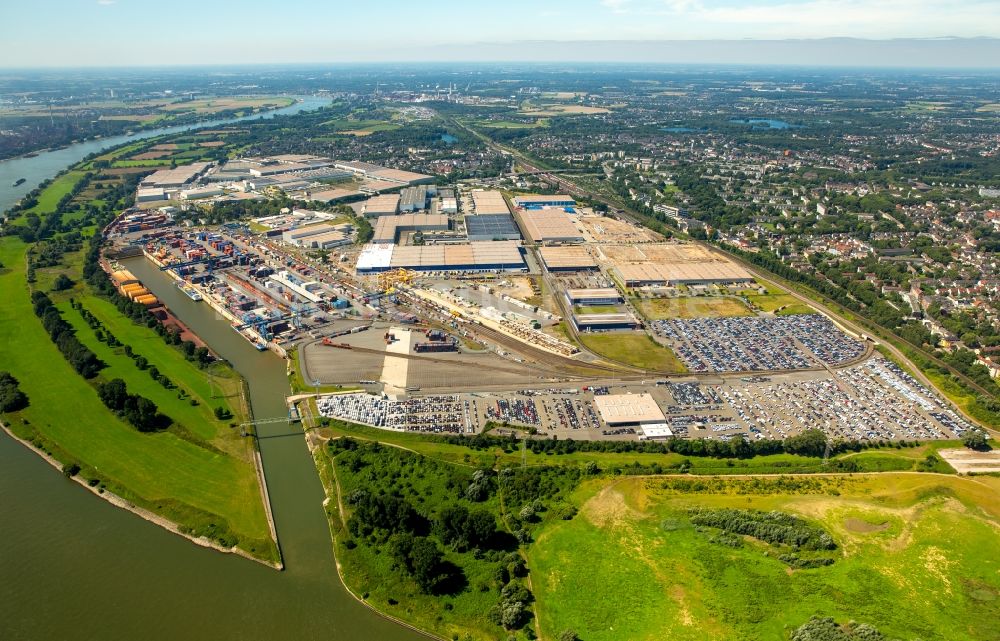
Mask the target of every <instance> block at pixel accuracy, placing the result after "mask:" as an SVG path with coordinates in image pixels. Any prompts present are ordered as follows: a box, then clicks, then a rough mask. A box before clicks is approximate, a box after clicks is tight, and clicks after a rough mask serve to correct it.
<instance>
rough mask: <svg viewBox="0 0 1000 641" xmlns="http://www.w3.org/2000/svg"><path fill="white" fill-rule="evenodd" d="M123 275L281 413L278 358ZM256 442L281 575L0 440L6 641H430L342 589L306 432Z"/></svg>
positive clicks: (150, 283) (265, 408)
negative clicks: (157, 521) (120, 503)
mask: <svg viewBox="0 0 1000 641" xmlns="http://www.w3.org/2000/svg"><path fill="white" fill-rule="evenodd" d="M148 135H157V133H156V132H148ZM108 144H110V142H109V141H102V143H101V145H102V146H106V145H108ZM86 153H89V151H87V152H85V153H82V154H78V155H79V156H80V157H82V156H83V155H86ZM60 168H61V167H60ZM36 178H38V177H37V176H36ZM41 178H44V176H43V177H41ZM41 178H39V180H40V179H41ZM128 267H129V269H131V270H132V271H133V272H135V274H136V275H137V276H138V277H139V278H141V279H142V281H143V283H145V285H146V286H147V287H149V289H151V290H152V291H153V293H154V294H156V296H157V297H159V298H160V300H162V301H164V303H166V304H167V305H168V306H169V307H170V308H171V309H172V310H173V311H174V313H176V314H177V316H178V317H180V318H181V319H183V320H184V322H185V323H187V324H188V326H190V327H191V329H192V330H193V331H195V332H196V333H197V334H198V335H199V336H201V337H202V338H203V339H204V340H205V341H206V342H207V343H208V344H209V345H211V346H212V348H213V349H214V350H215V351H216V352H217V353H219V354H220V355H222V356H223V357H224V358H226V359H227V360H229V361H230V362H231V363H232V364H233V366H234V367H235V368H236V369H237V370H238V371H239V372H240V373H241V374H242V375H243V376H244V377H245V378H246V379H247V381H248V383H249V386H250V398H251V403H252V405H253V409H254V413H255V414H256V416H257V417H258V418H271V417H277V416H284V415H286V409H285V405H284V397H285V395H286V394H287V393H288V381H287V379H286V377H285V363H284V361H283V360H281V359H280V358H278V357H277V356H275V355H274V354H272V353H271V352H258V351H257V350H255V349H254V348H253V347H252V346H251V345H250V344H249V343H248V342H247V341H246V340H244V339H242V338H241V337H239V336H238V335H237V334H236V332H234V331H233V330H232V329H231V328H230V327H229V323H227V322H225V321H223V320H220V319H219V318H218V317H217V315H216V314H215V312H213V311H212V309H211V308H210V307H209V306H208V305H207V304H205V303H203V302H194V301H192V300H191V299H189V298H188V297H187V296H185V295H184V294H183V293H181V292H180V291H179V290H178V289H177V288H176V287H175V286H174V282H173V280H172V279H171V278H170V277H169V276H167V275H165V274H163V273H161V272H160V271H159V270H158V269H157V268H156V267H155V266H153V265H152V264H151V263H149V262H148V261H146V260H145V259H144V258H138V259H133V260H131V261H129V262H128ZM26 322H27V321H26ZM259 433H260V448H261V456H262V458H263V461H264V470H265V475H266V477H267V482H268V490H269V492H270V495H271V502H272V506H273V511H274V518H275V524H276V528H277V531H278V538H279V540H280V544H281V549H282V553H283V556H284V561H285V567H286V570H285V571H284V572H278V571H276V570H273V569H270V568H267V567H265V566H263V565H261V564H259V563H254V562H252V561H248V560H246V559H243V558H240V557H238V556H235V555H230V554H223V553H220V552H216V551H214V550H209V549H206V548H201V547H199V546H196V545H194V544H193V543H191V542H190V541H187V540H186V539H184V538H181V537H179V536H177V535H175V534H172V533H170V532H167V531H166V530H163V529H161V528H159V527H158V526H155V525H153V524H151V523H148V522H146V521H144V520H142V519H140V518H138V517H136V516H135V515H133V514H131V513H129V512H126V511H125V510H121V509H119V508H116V507H114V506H112V505H110V504H108V503H106V502H105V501H103V500H102V499H100V498H98V497H96V496H94V495H93V494H91V493H90V492H88V491H86V490H85V489H84V488H82V487H80V486H79V485H77V484H76V483H74V482H71V481H69V480H67V479H65V478H63V476H62V475H60V474H58V473H57V472H56V471H54V470H53V469H52V468H51V467H50V466H49V465H48V464H46V463H45V462H44V461H42V459H41V458H39V457H38V456H37V455H35V454H34V453H32V452H30V451H28V450H27V449H26V448H24V447H23V446H21V445H20V444H18V443H16V442H15V441H13V440H12V439H10V438H9V437H8V436H7V435H6V434H3V433H2V432H0V506H2V512H0V541H2V542H3V552H2V554H0V638H2V639H4V641H8V640H10V641H13V640H20V639H24V640H26V641H28V640H30V641H39V640H47V639H72V638H76V639H101V640H102V641H115V640H119V639H120V640H122V641H126V640H128V641H133V640H134V639H147V640H148V639H154V640H155V639H164V640H171V641H172V640H176V639H240V640H254V639H261V640H264V639H267V640H273V639H295V640H303V639H324V640H337V641H361V640H365V641H367V640H369V639H373V640H374V639H378V640H386V641H411V640H416V639H424V638H425V637H423V636H421V635H418V634H417V633H415V632H412V631H410V630H408V629H405V628H403V627H401V626H398V625H396V624H393V623H391V622H389V621H387V620H385V619H383V618H381V617H379V616H377V615H376V614H374V613H373V612H371V611H370V610H368V609H367V608H365V607H364V606H362V605H361V604H359V603H357V602H356V601H355V600H354V599H353V598H352V597H351V596H350V595H349V594H348V593H347V592H346V590H345V589H344V587H343V586H342V585H341V583H340V581H339V580H338V578H337V573H336V567H335V564H334V558H333V548H332V543H331V540H330V534H329V529H328V527H327V521H326V515H325V513H324V510H323V506H322V501H323V488H322V485H321V484H320V481H319V477H318V476H317V474H316V471H315V468H314V466H313V463H312V459H311V458H310V455H309V451H308V448H307V447H306V444H305V439H304V438H303V435H302V432H301V430H300V429H299V428H298V427H295V426H290V425H288V424H286V423H274V424H268V425H262V426H261V427H260V429H259Z"/></svg>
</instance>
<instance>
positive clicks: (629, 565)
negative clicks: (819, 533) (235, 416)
mask: <svg viewBox="0 0 1000 641" xmlns="http://www.w3.org/2000/svg"><path fill="white" fill-rule="evenodd" d="M692 481H694V483H692ZM699 484H700V485H699ZM998 496H1000V479H997V478H995V477H993V478H985V477H983V478H975V479H968V478H957V477H948V476H937V475H917V474H885V475H879V476H869V477H810V478H808V479H802V478H801V477H800V478H798V479H794V478H793V477H784V478H783V479H757V480H755V481H753V483H752V484H751V483H750V482H749V481H741V480H720V481H713V482H701V481H697V480H694V479H677V478H676V477H669V478H666V479H664V478H662V477H661V478H656V479H654V478H632V479H625V480H618V481H607V480H604V481H595V482H592V483H589V484H586V485H584V486H583V487H581V488H580V490H579V491H578V493H577V496H576V499H577V501H578V504H579V505H580V508H581V509H580V514H579V515H578V516H577V517H576V518H574V519H573V520H572V521H568V522H561V523H553V524H550V525H549V526H548V527H547V528H546V529H545V530H544V531H543V532H542V533H541V534H540V535H538V536H537V542H536V543H535V544H534V545H533V546H532V547H531V548H530V550H529V567H531V569H532V584H533V586H534V590H535V596H536V598H537V603H536V611H537V613H538V619H539V623H540V626H541V631H542V635H541V636H542V638H555V637H556V636H557V635H558V634H560V633H561V631H563V630H565V629H572V630H574V631H575V632H576V633H577V634H578V635H579V636H580V637H581V638H583V639H587V640H588V641H611V640H618V639H629V640H632V639H676V640H678V641H683V640H686V639H691V640H696V639H697V640H700V639H707V638H711V639H719V640H728V639H732V640H742V639H761V640H771V639H773V640H774V641H783V640H785V639H787V638H788V635H789V633H790V631H791V630H794V629H795V628H796V627H798V626H799V625H801V624H802V623H803V622H805V621H807V620H808V619H809V617H810V616H812V615H814V614H818V615H821V616H832V617H834V618H836V619H837V620H838V621H847V620H855V621H859V622H865V623H869V624H872V625H874V626H876V627H877V628H879V629H880V630H881V631H882V632H883V633H885V634H886V635H887V636H891V637H893V638H902V639H916V638H919V639H922V640H923V641H931V640H933V639H941V640H948V641H955V640H968V641H973V640H981V639H990V638H996V637H997V631H998V628H997V621H998V616H1000V556H997V555H996V554H994V553H993V552H994V551H995V550H996V549H997V545H998V544H1000V534H998V532H1000V530H998V527H1000V499H998ZM697 506H704V507H730V508H741V509H758V510H780V511H783V512H787V513H791V514H795V515H798V516H800V517H804V518H806V519H809V520H810V521H811V522H813V523H816V524H818V525H820V526H822V527H823V528H824V529H826V530H827V531H828V532H829V533H830V534H831V535H832V536H833V538H834V540H835V541H836V542H837V544H838V550H837V557H838V558H837V559H836V561H835V562H834V564H833V565H831V566H828V567H822V568H817V569H805V570H803V569H794V570H793V569H791V568H790V567H789V566H787V565H786V564H785V563H783V562H782V561H780V560H778V559H777V558H775V556H774V555H773V554H768V552H769V550H768V546H767V545H766V544H763V543H762V542H759V541H756V540H747V541H745V542H744V544H743V545H742V546H741V547H737V548H733V547H728V546H725V545H721V544H719V543H715V542H712V541H711V540H710V537H709V535H708V533H705V532H699V531H698V530H696V529H695V528H694V527H693V526H692V525H691V523H690V521H689V519H688V512H687V510H688V509H689V508H692V507H697ZM954 532H961V536H952V535H951V533H954Z"/></svg>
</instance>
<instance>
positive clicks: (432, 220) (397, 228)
mask: <svg viewBox="0 0 1000 641" xmlns="http://www.w3.org/2000/svg"><path fill="white" fill-rule="evenodd" d="M447 229H448V217H447V216H445V215H444V214H400V215H399V216H382V217H381V218H379V219H378V222H377V223H375V230H374V233H373V234H372V242H373V243H375V244H389V243H395V242H398V241H399V235H400V234H402V233H404V232H412V231H445V230H447Z"/></svg>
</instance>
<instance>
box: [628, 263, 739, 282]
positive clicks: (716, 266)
mask: <svg viewBox="0 0 1000 641" xmlns="http://www.w3.org/2000/svg"><path fill="white" fill-rule="evenodd" d="M615 270H616V271H617V272H618V275H619V276H620V277H621V279H622V282H623V283H624V284H625V286H626V287H647V286H677V285H728V284H748V283H753V282H754V278H753V276H752V275H751V274H750V272H748V271H747V270H745V269H743V268H742V267H740V266H739V265H737V264H736V263H732V262H728V261H725V262H723V261H711V262H690V263H632V264H625V265H618V266H617V267H615Z"/></svg>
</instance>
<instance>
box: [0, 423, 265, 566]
mask: <svg viewBox="0 0 1000 641" xmlns="http://www.w3.org/2000/svg"><path fill="white" fill-rule="evenodd" d="M0 429H3V431H4V432H6V433H7V435H8V436H9V437H11V438H12V439H14V440H15V441H17V442H18V443H20V444H21V445H23V446H24V447H26V448H27V449H28V450H30V451H31V452H33V453H35V454H36V455H38V456H39V457H40V458H41V459H42V460H43V461H45V462H46V463H48V464H49V465H51V466H52V467H53V468H54V469H56V470H58V471H59V472H60V473H62V474H63V475H64V476H66V478H68V479H69V480H71V481H73V482H75V483H76V484H77V485H79V486H80V487H82V488H84V489H85V490H87V491H89V492H90V493H91V494H93V495H94V496H97V497H98V498H101V499H103V500H105V501H107V502H108V503H110V504H111V505H114V506H115V507H118V508H121V509H123V510H127V511H129V512H131V513H132V514H135V515H136V516H138V517H139V518H141V519H144V520H146V521H149V522H150V523H153V524H155V525H158V526H160V527H161V528H163V529H165V530H167V531H168V532H172V533H173V534H176V535H178V536H181V537H183V538H185V539H187V540H188V541H190V542H192V543H194V544H195V545H200V546H201V547H204V548H210V549H212V550H216V551H218V552H223V553H226V554H235V555H236V556H241V557H243V558H245V559H250V560H251V561H255V562H257V563H260V564H261V565H265V566H267V567H271V568H274V569H277V570H281V569H283V568H284V565H283V564H282V563H281V562H278V563H271V562H269V561H266V560H264V559H260V558H257V557H255V556H253V555H252V554H250V553H249V552H247V551H245V550H241V549H240V548H238V547H236V546H233V547H225V546H222V545H219V544H218V543H216V542H215V541H212V540H211V539H207V538H205V537H196V536H193V535H191V534H188V533H186V532H184V531H183V530H182V529H181V526H180V525H179V524H177V523H175V522H174V521H171V520H170V519H167V518H164V517H162V516H160V515H158V514H154V513H153V512H150V511H149V510H147V509H145V508H141V507H139V506H138V505H135V504H134V503H132V502H130V501H126V500H125V499H123V498H122V497H120V496H118V495H117V494H115V493H113V492H109V491H108V490H102V489H99V488H98V487H97V486H92V485H90V484H88V483H87V482H86V481H84V480H83V479H82V478H80V477H79V476H76V475H73V476H68V475H66V474H65V472H64V471H63V468H64V466H63V463H61V462H60V461H58V460H56V459H55V458H54V457H53V456H52V455H50V454H49V453H48V452H46V451H44V450H42V449H40V448H38V447H35V445H34V444H33V443H31V442H30V441H27V440H25V439H23V438H21V437H20V436H18V435H17V434H15V433H14V431H13V430H11V429H10V427H8V426H7V424H6V423H4V422H3V421H0ZM268 512H270V510H268ZM272 527H273V526H272ZM279 554H280V549H279Z"/></svg>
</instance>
